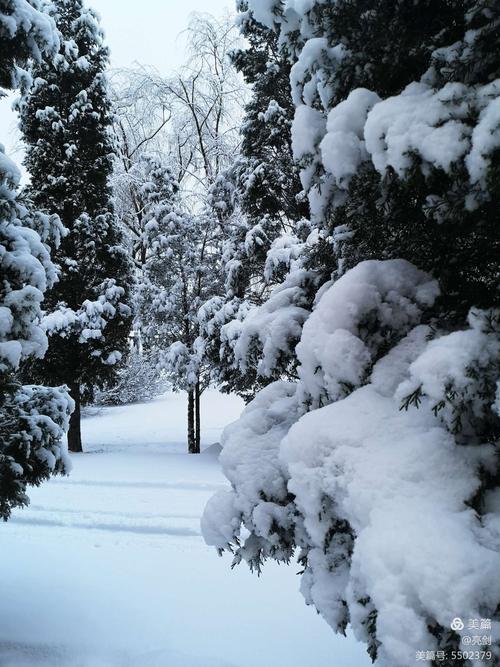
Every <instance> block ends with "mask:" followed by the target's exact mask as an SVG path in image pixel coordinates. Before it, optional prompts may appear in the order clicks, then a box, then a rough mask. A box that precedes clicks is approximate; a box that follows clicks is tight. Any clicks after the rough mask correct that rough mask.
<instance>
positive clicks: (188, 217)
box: [136, 156, 218, 453]
mask: <svg viewBox="0 0 500 667" xmlns="http://www.w3.org/2000/svg"><path fill="white" fill-rule="evenodd" d="M144 162H145V167H144V172H145V174H147V177H146V178H145V180H144V182H143V185H142V187H141V188H140V195H141V201H142V202H143V234H142V236H141V253H142V256H143V257H144V264H143V265H142V269H141V278H140V281H139V288H138V308H137V317H136V328H137V330H138V331H139V334H140V339H141V345H142V347H143V349H144V351H145V353H146V355H148V356H150V357H151V358H152V359H154V360H156V365H157V367H158V368H159V369H161V370H162V371H163V372H164V373H165V374H166V377H167V378H168V380H169V381H170V383H171V384H172V386H173V388H174V389H176V390H183V391H186V392H187V394H188V449H189V452H191V453H199V452H200V437H201V415H200V398H201V394H202V393H203V390H204V389H205V388H206V386H207V381H208V378H207V365H206V355H205V350H204V346H203V342H202V341H201V340H200V338H199V333H200V327H199V319H198V310H199V308H200V306H201V304H202V303H203V301H204V300H206V298H207V296H208V295H209V294H211V293H212V291H213V290H216V289H217V287H218V282H217V273H216V272H217V261H218V254H217V253H216V254H215V255H214V243H216V241H215V239H214V235H215V232H216V230H217V225H218V223H217V220H216V219H214V218H213V217H212V216H210V215H209V214H208V213H203V212H200V213H196V214H194V213H189V212H186V211H185V210H183V209H182V206H181V202H180V201H179V197H178V194H177V192H178V185H177V183H176V181H175V179H174V178H173V176H172V173H171V171H170V169H168V168H167V167H164V166H163V165H162V164H161V162H160V161H159V160H158V159H156V158H153V157H151V156H150V157H146V158H145V159H144Z"/></svg>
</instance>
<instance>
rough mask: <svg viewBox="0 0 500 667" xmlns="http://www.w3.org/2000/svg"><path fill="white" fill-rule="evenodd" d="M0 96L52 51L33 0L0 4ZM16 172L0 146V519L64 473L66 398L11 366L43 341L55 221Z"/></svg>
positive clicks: (51, 38)
mask: <svg viewBox="0 0 500 667" xmlns="http://www.w3.org/2000/svg"><path fill="white" fill-rule="evenodd" d="M0 44H1V46H0V86H1V87H2V89H0V94H4V93H5V90H9V89H13V88H16V87H19V86H21V88H22V92H24V90H25V87H26V85H27V84H28V83H29V76H28V74H27V72H26V70H25V68H26V63H27V60H28V59H29V58H36V59H37V60H40V59H41V58H42V55H43V54H45V55H46V57H50V54H51V53H53V52H54V50H55V49H56V48H57V35H56V32H55V28H54V25H53V23H52V21H50V20H49V19H48V18H47V17H46V16H44V15H43V14H42V13H41V12H40V6H39V4H38V3H37V2H29V3H28V2H25V1H24V0H2V1H1V2H0ZM19 181H20V172H19V170H18V168H17V167H16V165H15V164H14V163H13V162H12V161H11V160H10V159H9V158H7V156H6V155H5V153H4V150H3V147H1V146H0V517H1V518H2V519H4V520H6V519H8V518H9V516H10V513H11V511H12V509H14V508H16V507H20V506H23V505H26V504H27V503H28V497H27V495H26V488H27V486H28V485H38V484H40V483H41V482H42V481H43V480H45V479H47V478H48V477H49V476H50V475H51V474H55V473H63V472H65V471H67V470H68V461H67V458H66V455H65V451H64V448H63V445H62V443H61V439H62V437H63V435H64V431H65V430H66V428H67V425H68V421H69V415H70V412H71V409H72V407H73V406H72V401H71V399H70V397H69V396H68V394H67V393H66V391H65V390H64V388H61V389H51V388H48V387H41V386H35V385H31V386H23V385H22V383H21V381H20V377H19V370H20V366H21V364H22V363H24V362H26V361H27V360H29V359H35V358H38V359H40V358H41V357H43V355H44V353H45V351H46V349H47V338H46V335H45V332H44V331H43V329H42V327H41V326H40V318H41V314H42V313H41V308H42V302H43V299H44V293H45V291H46V290H47V289H48V288H50V287H51V286H52V285H53V284H54V282H55V280H56V268H55V266H54V264H53V263H52V261H51V259H50V254H49V250H48V247H47V243H48V242H50V243H51V244H52V245H54V246H55V245H57V244H58V243H59V242H60V239H61V235H62V233H63V231H64V230H63V228H62V225H61V223H60V221H59V220H58V219H57V218H54V217H48V216H46V215H43V214H41V213H39V212H37V211H34V210H32V209H31V208H30V207H27V206H26V205H25V204H24V203H21V201H20V200H19V195H18V185H19Z"/></svg>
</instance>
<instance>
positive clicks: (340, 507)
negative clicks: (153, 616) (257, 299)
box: [203, 0, 500, 665]
mask: <svg viewBox="0 0 500 667" xmlns="http://www.w3.org/2000/svg"><path fill="white" fill-rule="evenodd" d="M248 7H249V10H248V11H249V13H248V14H247V15H246V16H250V15H253V17H254V18H255V19H256V20H257V21H260V22H261V23H262V24H263V25H264V26H265V27H267V28H269V29H273V30H275V31H276V32H277V35H278V42H279V44H280V48H281V49H282V52H283V53H284V54H286V55H287V57H289V58H290V60H291V62H292V68H291V73H290V79H291V91H292V97H293V100H294V104H295V106H296V111H295V116H294V121H293V125H292V147H293V151H294V156H295V158H296V159H297V160H298V162H299V164H300V167H301V180H302V184H303V186H304V189H305V190H306V192H307V194H308V197H309V202H310V206H311V225H312V228H313V229H314V233H313V234H312V235H311V237H310V239H309V241H310V243H308V244H305V245H304V247H303V249H302V258H299V264H300V266H301V268H302V269H305V270H308V271H309V272H310V273H312V275H313V276H316V278H317V282H316V286H315V287H316V294H315V303H314V309H313V312H312V314H310V315H309V316H307V315H306V316H304V319H303V320H302V321H300V319H299V317H297V320H296V322H297V325H298V326H297V329H298V335H299V337H300V342H299V344H298V345H297V347H296V348H295V350H292V355H295V357H296V359H297V364H296V375H297V377H296V379H295V381H294V382H282V381H277V382H274V383H272V384H271V385H269V386H268V387H266V388H265V389H264V390H262V391H260V392H259V393H258V394H257V396H256V397H255V399H254V401H252V403H251V404H250V405H249V406H248V407H247V409H246V410H245V412H244V413H243V415H242V417H241V418H240V420H239V421H238V422H236V423H235V424H233V425H231V426H230V427H228V428H227V429H226V431H225V433H224V434H223V441H224V449H223V454H222V457H221V460H222V463H223V466H224V468H225V472H226V474H227V476H228V478H229V479H230V481H231V484H232V491H231V492H229V493H224V494H219V495H218V496H216V497H215V498H214V499H213V501H212V502H211V504H209V506H208V507H207V511H206V514H205V517H204V519H203V526H204V534H205V536H206V537H207V540H208V541H209V542H210V543H211V544H213V545H214V546H216V547H217V548H218V549H219V550H221V549H229V550H231V551H233V553H235V563H238V562H240V561H241V560H246V561H247V562H248V563H249V565H250V567H252V568H253V569H257V570H259V569H260V567H261V566H262V563H263V562H264V561H265V560H266V559H267V558H273V559H275V560H277V561H280V562H288V561H289V560H290V558H291V556H292V554H293V553H294V551H295V549H299V560H300V562H301V564H302V565H303V572H302V574H303V578H302V590H303V592H304V594H305V597H306V600H307V602H308V603H309V604H311V603H312V604H315V605H316V607H317V609H318V610H319V611H320V613H322V614H323V616H324V617H325V619H326V620H327V621H328V622H329V623H330V625H331V626H332V627H333V628H334V629H335V630H336V631H338V632H342V633H343V632H345V629H346V627H347V625H348V624H349V623H351V624H352V625H353V626H354V628H355V630H356V632H357V634H358V636H359V637H362V638H363V639H364V641H365V642H366V644H367V648H368V652H369V654H370V656H371V657H372V659H373V660H376V659H380V660H381V661H382V662H384V664H385V663H387V664H397V665H411V664H412V663H413V662H414V660H415V650H414V649H415V637H416V636H419V637H421V638H426V641H427V642H429V644H432V646H433V648H434V649H436V651H444V652H446V651H447V650H451V649H454V650H455V649H457V648H458V647H459V646H460V641H461V638H460V636H459V634H458V633H455V632H453V631H450V629H449V622H448V617H450V618H451V617H452V615H453V614H455V613H456V610H457V606H458V607H460V608H461V609H464V610H469V609H482V610H483V611H482V612H481V615H485V614H486V615H488V616H489V617H491V618H492V619H495V620H496V619H498V614H499V609H500V605H499V600H500V589H499V588H498V587H495V588H494V589H492V588H491V587H490V583H489V582H490V581H491V579H492V573H493V572H495V571H496V570H498V567H499V563H500V553H499V550H498V539H497V531H496V529H493V531H491V526H492V525H497V522H498V505H497V504H495V503H494V501H493V499H494V498H495V497H496V496H497V495H498V487H499V483H500V478H499V466H498V442H499V440H498V438H499V434H500V403H499V393H498V378H499V374H500V367H499V358H500V355H499V352H500V327H499V319H500V318H499V312H500V309H499V306H500V304H499V292H498V259H497V258H498V256H499V255H500V235H499V232H498V229H499V228H498V205H499V194H500V193H499V189H498V173H499V172H498V170H499V162H498V160H499V155H500V135H499V131H498V128H499V119H500V115H499V109H500V107H499V99H500V86H499V83H498V75H499V71H500V70H499V67H500V60H499V57H498V39H499V37H498V25H499V20H500V15H499V10H498V7H497V3H494V2H489V1H488V0H467V1H465V2H459V3H458V2H457V3H456V2H446V1H443V2H427V1H422V2H413V3H401V2H396V1H389V0H388V1H387V2H386V1H383V2H375V1H365V0H359V1H358V0H354V1H353V0H339V1H338V2H335V3H326V2H323V1H322V0H317V1H313V2H308V3H301V4H299V3H295V2H287V1H286V0H284V1H280V0H276V2H272V1H271V2H265V3H262V2H258V0H248ZM407 260H409V261H410V262H411V263H409V262H408V261H407ZM417 267H418V268H417ZM294 271H295V269H294ZM294 271H291V272H290V275H289V277H288V278H287V279H285V281H284V283H283V285H284V286H285V285H287V284H288V286H291V285H290V282H289V281H290V279H291V278H292V276H293V273H294ZM288 295H289V292H284V293H281V291H280V290H277V293H276V294H274V295H273V294H271V296H270V298H269V299H268V301H267V303H264V304H263V305H262V306H261V308H260V313H257V315H258V317H256V313H255V312H254V311H252V310H249V311H248V312H247V313H246V314H243V315H242V316H241V317H239V318H238V317H234V319H233V321H231V320H230V321H228V323H227V324H225V327H224V330H225V332H227V334H228V335H230V334H231V332H233V333H234V332H236V333H235V335H234V339H233V345H232V349H233V350H234V352H235V356H237V353H238V351H239V348H240V347H241V346H242V344H243V347H245V344H246V348H247V349H249V350H250V352H252V345H251V344H250V345H248V344H247V343H248V339H249V338H250V343H251V341H252V339H251V337H249V335H248V332H249V331H252V330H253V331H254V332H256V336H257V338H259V337H260V335H259V331H260V332H263V334H262V336H261V338H262V339H261V341H260V342H261V350H258V354H257V357H256V358H255V357H252V354H248V353H247V352H246V351H245V354H246V355H247V357H248V358H250V359H251V360H252V361H253V365H254V366H256V365H257V363H259V365H261V366H262V370H263V371H265V369H266V367H267V365H268V362H267V358H266V357H267V356H269V348H271V352H272V354H271V357H273V355H274V356H276V355H275V350H276V349H277V350H278V351H279V346H278V345H277V344H276V342H275V341H274V339H273V334H274V331H275V330H276V328H277V327H276V326H271V327H269V328H268V329H267V330H266V329H265V324H266V319H265V316H266V315H270V314H271V312H272V313H274V320H273V322H277V321H280V320H279V317H278V316H277V315H276V312H277V311H276V309H278V310H279V309H281V310H282V312H283V313H284V314H285V315H286V310H287V309H288V310H289V313H290V317H289V318H288V322H290V320H291V318H292V316H293V315H294V314H295V315H297V314H298V313H297V311H296V310H290V300H289V299H287V298H285V297H287V296H288ZM276 296H277V297H281V299H280V298H278V299H274V297H276ZM275 306H276V308H275ZM236 315H238V313H237V314H236ZM281 330H283V328H282V329H281ZM306 413H307V414H306ZM393 426H394V428H395V429H396V435H395V434H394V433H393V432H392V430H391V429H392V427H393ZM377 430H378V435H377ZM430 433H432V436H430V439H429V441H428V442H430V441H431V440H432V443H431V446H430V447H429V450H428V456H427V455H426V454H425V453H424V452H425V450H426V445H425V442H426V439H427V437H428V436H429V434H430ZM434 438H435V440H434ZM386 446H389V449H390V451H389V452H388V451H386V450H385V447H386ZM351 447H352V448H351ZM396 452H397V454H396ZM403 452H405V456H406V455H407V456H408V460H407V461H403V460H399V459H398V456H399V454H401V453H403ZM419 452H420V454H419ZM486 453H487V454H486ZM434 455H438V459H439V460H435V459H434V458H433V457H434ZM484 455H486V456H487V457H490V456H491V457H492V458H491V459H489V458H488V463H486V462H485V459H484V458H483V456H484ZM372 457H373V458H372ZM430 458H432V459H433V466H434V467H433V470H432V471H431V470H430V466H429V459H430ZM367 461H368V462H369V463H368V464H367ZM398 461H399V462H398ZM490 463H491V466H490ZM417 469H419V471H420V472H419V473H417V472H416V471H417ZM452 470H453V471H455V473H450V471H452ZM434 473H435V476H434ZM455 475H456V476H455ZM448 476H449V477H448ZM410 479H411V482H410V486H413V490H412V491H409V488H408V486H407V484H408V482H409V480H410ZM457 479H460V482H459V483H458V484H457V486H455V481H456V480H457ZM380 480H383V482H384V483H383V484H380ZM443 480H446V483H444V482H443ZM452 480H454V481H452ZM378 487H380V488H378ZM375 488H377V491H375V493H373V494H372V490H373V489H375ZM378 490H380V492H381V493H380V495H378ZM386 491H387V495H386ZM401 491H402V493H400V492H401ZM442 493H443V494H444V495H443V496H442V495H441V494H442ZM365 494H366V496H365ZM455 494H456V495H455ZM417 496H419V497H420V496H421V497H422V504H421V505H420V507H418V508H417V506H416V505H414V504H413V503H414V501H415V499H416V497H417ZM363 497H365V500H366V505H365V506H364V507H363V504H364V501H363V500H362V498H363ZM378 500H381V503H380V504H378ZM427 514H430V515H432V516H433V517H434V518H436V525H435V528H437V530H436V536H437V539H436V542H437V543H439V547H437V548H436V549H433V550H431V551H429V552H427V555H426V556H425V557H423V558H421V559H419V558H417V559H415V560H413V567H414V570H413V575H411V576H408V571H409V570H408V569H407V562H409V560H411V555H412V553H413V551H414V550H413V546H412V544H411V543H410V541H409V537H410V535H409V530H408V525H412V526H414V527H416V526H417V525H419V526H420V528H419V530H420V535H421V543H424V542H425V541H426V527H427V526H426V521H425V519H426V517H427ZM221 517H223V521H222V523H223V525H222V526H221V525H220V521H221ZM415 517H418V519H417V521H414V519H415ZM465 524H466V525H467V526H468V528H467V530H466V531H465V532H463V531H462V528H463V526H464V525H465ZM240 525H243V526H244V527H245V528H246V530H247V531H248V533H249V534H248V533H244V534H243V535H242V534H240V531H239V528H240ZM228 526H231V529H230V531H229V534H228V530H227V527H228ZM231 531H233V533H232V534H231ZM242 538H243V540H244V541H243V542H241V541H240V540H241V539H242ZM411 538H412V539H415V540H416V543H417V544H418V543H419V542H418V537H417V536H416V535H414V534H413V532H412V534H411ZM441 539H443V541H444V542H445V543H446V546H445V544H444V543H443V544H441V543H440V540H441ZM462 539H463V541H464V544H466V545H467V547H466V548H465V549H464V552H462V550H461V548H460V547H458V545H459V544H461V543H462ZM387 544H389V547H387ZM454 544H455V547H454V546H453V545H454ZM441 548H442V549H443V553H448V554H450V555H452V554H453V555H457V554H458V555H457V556H456V558H454V560H453V563H451V562H450V568H449V569H448V567H446V568H443V569H441V570H440V572H441V574H442V576H443V577H445V578H446V577H448V585H447V586H445V587H443V589H442V593H441V595H440V596H438V597H439V599H437V598H435V599H433V600H430V599H429V598H427V596H426V595H422V591H423V590H431V589H433V588H434V587H435V586H437V587H439V586H441V584H442V581H441V582H438V581H437V580H436V579H435V578H434V577H433V567H434V565H435V559H436V558H438V557H439V556H438V555H437V554H438V553H439V551H440V550H441ZM417 550H418V547H417ZM463 553H467V554H469V555H470V554H472V553H475V554H476V558H475V559H471V562H467V561H466V559H467V557H466V556H464V555H463ZM395 562H398V564H397V565H394V566H393V564H394V563H395ZM376 563H377V564H378V565H382V566H383V567H382V570H384V572H386V573H387V575H388V577H389V578H390V580H391V582H392V583H393V584H394V589H393V588H392V583H391V587H390V594H389V595H387V591H386V590H384V586H382V587H380V585H379V584H380V581H381V579H380V576H379V575H381V577H382V580H383V581H385V574H381V572H382V570H378V565H377V564H376ZM372 566H374V569H373V570H372V569H371V568H372ZM464 567H466V568H468V572H469V575H470V577H471V581H472V580H474V582H475V585H474V586H473V587H471V588H470V589H467V590H465V589H464V590H462V592H461V593H460V594H459V601H458V600H457V597H456V596H455V592H456V590H455V588H454V585H455V583H456V581H457V580H458V579H459V578H460V581H461V583H463V579H462V578H461V575H460V574H459V573H460V572H461V571H462V570H461V568H464ZM410 569H411V568H410ZM375 573H377V574H375ZM469 575H468V576H469ZM493 578H494V576H493ZM451 589H453V594H450V595H448V593H447V591H448V590H451ZM410 590H411V591H412V592H411V593H409V591H410ZM395 591H399V593H397V592H395ZM399 594H401V595H399ZM398 597H399V598H400V599H401V600H402V601H403V602H402V604H401V607H400V613H395V607H394V604H395V600H396V598H398ZM396 606H397V605H396ZM463 615H465V613H463ZM403 617H404V618H408V619H409V624H408V626H407V627H408V633H405V632H402V630H401V627H402V626H401V624H400V623H403ZM417 626H418V628H419V630H418V633H417V634H414V630H415V628H417ZM412 642H413V643H412ZM493 644H494V645H493V646H492V656H493V660H498V659H499V657H500V645H499V643H498V638H496V639H495V638H494V639H493ZM435 664H436V665H437V664H440V663H439V660H436V661H435ZM460 664H468V662H467V660H466V659H464V660H463V661H462V662H460Z"/></svg>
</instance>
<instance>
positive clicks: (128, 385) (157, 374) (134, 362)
mask: <svg viewBox="0 0 500 667" xmlns="http://www.w3.org/2000/svg"><path fill="white" fill-rule="evenodd" d="M168 387H169V383H168V380H167V378H166V377H165V376H164V374H163V373H162V372H161V370H159V369H158V367H157V365H156V363H155V361H154V360H153V359H151V357H148V356H146V355H144V354H141V353H139V352H138V351H137V350H135V349H134V350H132V351H131V352H130V353H129V355H128V356H127V362H126V363H125V364H122V365H120V368H119V370H118V373H117V379H116V380H115V382H113V384H111V385H110V386H108V387H105V388H104V389H100V390H98V391H97V392H96V393H95V396H94V400H93V404H94V405H125V404H127V403H141V402H142V401H151V400H152V399H153V398H156V397H157V396H159V395H160V394H163V393H164V392H165V391H167V389H168Z"/></svg>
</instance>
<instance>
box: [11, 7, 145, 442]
mask: <svg viewBox="0 0 500 667" xmlns="http://www.w3.org/2000/svg"><path fill="white" fill-rule="evenodd" d="M50 13H51V15H52V16H53V18H54V19H55V21H56V24H57V26H58V30H59V32H60V41H61V45H60V49H59V53H58V54H57V56H56V57H55V59H54V60H53V61H51V62H43V63H36V64H35V65H34V67H33V69H32V76H33V79H34V84H33V87H32V88H31V91H30V95H29V97H28V99H27V100H26V101H25V102H24V103H23V104H22V105H21V106H20V113H21V129H22V132H23V136H24V140H25V142H26V145H27V152H26V162H25V164H26V167H27V169H28V171H29V173H30V176H31V185H30V188H29V196H30V197H31V199H32V201H33V203H34V204H35V205H36V206H37V207H39V208H40V209H42V210H44V211H46V212H47V213H57V214H58V215H59V216H60V218H61V220H62V221H63V224H64V225H65V227H66V228H67V229H68V230H69V234H68V235H67V236H66V237H65V238H64V239H63V241H62V243H61V245H60V247H59V248H57V249H54V259H55V261H56V262H57V263H58V265H59V266H60V276H59V281H58V282H57V284H56V285H55V286H54V287H53V288H52V289H51V290H50V292H49V293H48V297H47V308H49V309H50V310H52V311H53V312H52V313H51V314H50V315H49V316H48V317H47V318H46V321H45V325H46V327H47V329H48V332H49V334H50V345H49V351H48V353H47V356H46V358H45V360H44V363H43V365H41V364H39V365H36V366H35V367H33V368H32V369H31V371H30V372H31V373H32V374H33V377H42V378H45V379H46V380H50V381H56V382H65V383H66V384H68V385H69V387H70V389H71V394H72V397H73V399H74V401H75V403H76V409H75V412H74V413H73V417H72V420H71V426H70V432H69V436H68V437H69V446H70V449H71V450H73V451H81V448H82V443H81V434H80V403H81V401H82V400H83V401H87V400H90V399H91V398H92V395H93V391H94V389H95V388H96V387H100V386H104V385H105V384H106V383H107V382H110V380H111V379H112V378H113V376H114V374H115V372H116V369H117V366H118V364H119V362H120V360H121V359H122V356H123V355H124V354H125V353H126V352H127V349H128V333H129V325H130V321H131V310H130V307H129V306H128V300H129V292H130V288H131V282H132V277H131V276H132V274H131V267H130V262H129V259H128V256H127V254H126V251H125V248H124V247H123V238H122V234H121V232H120V230H119V227H118V225H117V221H116V219H115V216H114V213H113V206H112V200H111V190H110V184H109V179H110V175H111V173H112V169H113V154H114V140H113V134H112V114H111V109H110V102H109V99H108V93H107V84H106V78H105V69H106V67H107V64H108V49H107V48H106V47H105V45H104V42H103V33H102V31H101V28H100V26H99V22H98V19H97V17H96V15H95V14H94V13H93V12H92V10H90V9H87V8H86V7H85V6H84V3H83V1H82V0H76V1H75V0H55V2H54V3H53V4H52V5H51V6H50Z"/></svg>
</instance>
